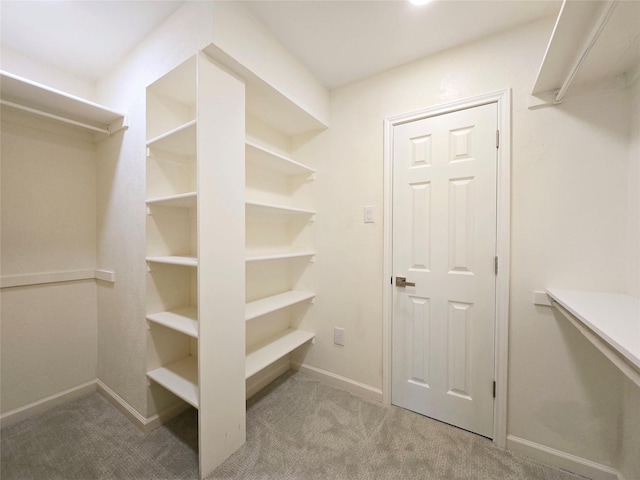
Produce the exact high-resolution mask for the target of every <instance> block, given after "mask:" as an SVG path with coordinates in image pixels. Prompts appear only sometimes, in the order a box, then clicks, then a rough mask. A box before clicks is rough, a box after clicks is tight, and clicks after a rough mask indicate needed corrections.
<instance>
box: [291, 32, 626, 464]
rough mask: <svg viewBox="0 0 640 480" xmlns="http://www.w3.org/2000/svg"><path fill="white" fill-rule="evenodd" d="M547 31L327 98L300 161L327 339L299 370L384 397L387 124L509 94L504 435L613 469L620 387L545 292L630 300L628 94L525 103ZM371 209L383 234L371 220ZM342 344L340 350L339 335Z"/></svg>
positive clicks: (321, 336)
mask: <svg viewBox="0 0 640 480" xmlns="http://www.w3.org/2000/svg"><path fill="white" fill-rule="evenodd" d="M552 26H553V25H552V22H549V21H543V22H540V23H536V24H533V25H531V26H529V27H526V28H521V29H519V30H517V31H513V32H511V33H506V34H503V35H499V36H495V37H491V38H488V39H486V40H484V41H481V42H477V43H474V44H472V45H469V46H465V47H462V48H459V49H455V50H451V51H449V52H445V53H443V54H440V55H436V56H433V57H430V58H428V59H425V60H422V61H418V62H414V63H411V64H408V65H405V66H402V67H399V68H397V69H393V70H390V71H388V72H386V73H383V74H381V75H378V76H375V77H371V78H369V79H366V80H364V81H361V82H357V83H354V84H351V85H347V86H345V87H342V88H339V89H336V90H334V91H333V92H332V104H331V117H330V125H331V128H330V129H329V130H327V131H326V132H324V133H322V134H320V135H319V136H318V137H317V138H315V139H312V140H310V141H309V142H308V143H307V144H304V145H301V146H300V147H299V148H298V152H297V155H298V158H299V159H300V160H301V161H305V162H308V163H310V164H312V165H313V166H315V167H316V168H317V169H318V175H317V180H316V193H317V199H316V204H317V205H318V215H317V222H316V237H317V240H316V244H317V249H318V255H317V262H316V264H315V266H314V270H315V272H316V279H315V283H316V285H317V291H318V297H317V300H316V304H315V306H314V308H313V309H312V315H310V317H309V323H311V324H312V325H311V326H310V328H315V330H316V331H317V332H318V336H317V340H316V344H315V345H314V346H313V347H312V348H311V349H310V350H309V353H308V355H307V356H306V359H305V363H307V364H309V365H311V366H313V367H317V368H321V369H325V370H328V371H330V372H333V373H336V374H339V375H343V376H345V377H347V378H350V379H352V380H355V381H358V382H362V383H364V384H367V385H370V386H372V387H375V388H381V386H382V314H383V313H382V288H383V287H382V285H383V281H388V280H387V279H383V278H382V261H383V224H382V217H381V212H382V206H383V204H382V202H383V120H384V118H385V117H386V116H389V115H393V114H399V113H404V112H409V111H413V110H417V109H420V108H425V107H428V106H432V105H436V104H439V103H445V102H448V101H452V100H457V99H462V98H466V97H470V96H473V95H478V94H483V93H487V92H491V91H495V90H499V89H503V88H506V87H510V88H512V92H513V107H512V243H511V261H512V270H511V310H510V312H511V315H510V340H509V341H510V348H509V354H510V365H509V413H508V425H509V427H508V433H509V434H511V435H514V436H517V437H521V438H524V439H527V440H529V441H532V442H536V443H540V444H543V445H546V446H550V447H552V448H556V449H558V450H561V451H565V452H568V453H572V454H574V455H578V456H582V457H585V458H588V459H591V460H593V461H596V462H600V463H603V464H607V465H611V466H615V465H616V461H617V455H618V451H617V445H618V438H619V430H618V426H619V421H620V416H621V412H622V410H621V408H622V400H621V395H622V393H621V386H622V384H621V378H620V375H619V374H618V372H617V371H616V370H615V368H614V367H612V366H611V365H609V364H608V362H606V361H605V360H604V359H603V358H602V357H601V356H600V354H599V353H598V352H597V351H596V350H595V349H594V348H593V347H591V345H590V344H589V343H588V342H587V341H586V340H585V339H583V338H582V337H581V336H580V334H579V333H578V332H577V331H576V330H575V329H574V328H573V327H571V326H570V325H569V324H568V323H567V322H566V321H564V320H563V319H561V318H557V317H556V316H554V315H553V313H552V311H551V309H550V308H547V307H536V306H534V305H533V303H532V292H533V290H537V289H541V288H544V287H547V286H554V287H558V288H560V287H564V288H576V289H594V290H605V291H606V290H609V291H619V290H624V287H625V281H624V277H625V276H624V275H623V274H621V272H624V271H625V260H626V256H625V249H626V243H625V238H626V228H627V225H626V222H627V218H626V207H627V187H626V184H627V180H626V179H627V175H628V158H629V152H628V132H629V108H628V105H627V103H628V96H629V93H628V92H627V91H625V90H619V91H612V92H602V93H598V94H593V95H590V96H586V97H581V98H574V99H567V100H566V101H565V103H564V104H563V105H560V106H557V107H554V108H548V109H543V110H537V111H530V110H528V108H527V102H528V95H529V92H530V89H531V86H532V85H533V83H534V80H535V76H536V73H537V71H538V67H539V64H540V61H541V59H542V56H543V54H544V51H545V48H546V44H547V41H548V38H549V34H550V31H551V28H552ZM368 204H373V205H375V206H376V207H377V211H378V217H377V222H376V223H375V224H364V223H363V220H362V207H363V206H364V205H368ZM334 326H340V327H344V328H345V330H346V334H345V346H344V347H337V346H335V345H333V327H334Z"/></svg>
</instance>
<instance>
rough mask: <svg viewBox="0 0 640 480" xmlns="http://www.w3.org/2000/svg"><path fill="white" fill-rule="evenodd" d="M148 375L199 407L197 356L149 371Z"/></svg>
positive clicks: (190, 403)
mask: <svg viewBox="0 0 640 480" xmlns="http://www.w3.org/2000/svg"><path fill="white" fill-rule="evenodd" d="M147 377H149V378H150V379H151V380H153V381H154V382H156V383H158V384H159V385H162V386H163V387H164V388H166V389H167V390H169V391H170V392H171V393H173V394H174V395H176V396H178V397H180V398H181V399H182V400H184V401H185V402H187V403H188V404H189V405H192V406H194V407H196V408H198V360H197V358H196V357H192V356H189V357H186V358H183V359H181V360H178V361H177V362H173V363H170V364H169V365H166V366H163V367H160V368H156V369H155V370H151V371H150V372H147Z"/></svg>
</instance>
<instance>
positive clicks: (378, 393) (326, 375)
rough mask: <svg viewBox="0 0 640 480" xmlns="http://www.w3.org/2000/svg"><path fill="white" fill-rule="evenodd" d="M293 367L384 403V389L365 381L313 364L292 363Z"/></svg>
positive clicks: (332, 384) (338, 386) (366, 397)
mask: <svg viewBox="0 0 640 480" xmlns="http://www.w3.org/2000/svg"><path fill="white" fill-rule="evenodd" d="M291 369H292V370H296V371H299V372H302V373H306V374H307V375H309V376H311V377H314V378H317V379H318V380H321V381H323V382H325V383H328V384H329V385H331V386H334V387H337V388H340V389H342V390H346V391H348V392H351V393H354V394H356V395H358V396H359V397H362V398H364V399H365V400H369V401H372V402H376V403H382V390H380V389H379V388H374V387H371V386H369V385H366V384H364V383H360V382H356V381H355V380H351V379H350V378H347V377H343V376H342V375H338V374H336V373H332V372H329V371H327V370H323V369H321V368H317V367H312V366H311V365H306V364H304V363H303V364H300V363H291Z"/></svg>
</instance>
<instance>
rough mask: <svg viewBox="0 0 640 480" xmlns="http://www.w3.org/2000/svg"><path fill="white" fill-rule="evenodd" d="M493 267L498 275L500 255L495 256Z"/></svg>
mask: <svg viewBox="0 0 640 480" xmlns="http://www.w3.org/2000/svg"><path fill="white" fill-rule="evenodd" d="M493 269H494V270H495V272H496V275H498V257H494V260H493Z"/></svg>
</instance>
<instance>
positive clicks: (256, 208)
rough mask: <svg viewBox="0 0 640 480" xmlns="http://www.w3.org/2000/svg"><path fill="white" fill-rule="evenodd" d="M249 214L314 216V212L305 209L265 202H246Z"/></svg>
mask: <svg viewBox="0 0 640 480" xmlns="http://www.w3.org/2000/svg"><path fill="white" fill-rule="evenodd" d="M246 206H247V213H256V214H259V215H300V216H305V215H307V216H313V215H315V213H316V212H315V211H314V210H307V209H304V208H294V207H287V206H284V205H274V204H271V203H264V202H246Z"/></svg>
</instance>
